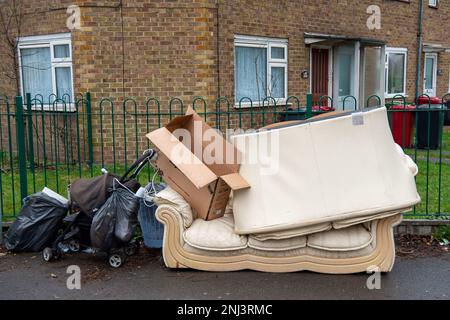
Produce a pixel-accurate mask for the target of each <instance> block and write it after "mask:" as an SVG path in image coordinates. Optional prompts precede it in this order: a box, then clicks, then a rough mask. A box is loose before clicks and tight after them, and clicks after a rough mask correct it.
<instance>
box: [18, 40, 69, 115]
mask: <svg viewBox="0 0 450 320" xmlns="http://www.w3.org/2000/svg"><path fill="white" fill-rule="evenodd" d="M18 50H19V61H20V77H21V84H22V86H21V91H22V95H25V94H27V93H30V94H31V96H32V97H33V98H35V97H38V98H40V99H43V102H44V103H45V104H51V103H52V102H53V101H55V100H56V99H57V98H58V99H62V100H63V101H65V102H67V103H69V102H72V101H73V81H72V50H71V40H70V33H67V34H66V33H65V34H58V35H48V36H30V37H22V38H20V39H19V46H18ZM40 96H42V97H40ZM57 104H58V108H61V107H63V106H62V103H57ZM47 108H49V106H47Z"/></svg>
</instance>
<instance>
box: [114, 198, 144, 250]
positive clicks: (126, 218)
mask: <svg viewBox="0 0 450 320" xmlns="http://www.w3.org/2000/svg"><path fill="white" fill-rule="evenodd" d="M119 190H120V193H119V194H117V199H116V200H117V202H116V207H117V219H116V227H115V231H114V234H115V236H116V238H117V239H119V240H120V241H122V242H128V241H130V240H131V238H132V237H133V225H135V224H136V223H137V213H138V211H139V205H140V202H139V198H138V197H136V196H135V195H134V194H133V193H131V192H129V191H128V190H126V189H119Z"/></svg>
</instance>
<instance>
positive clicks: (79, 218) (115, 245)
mask: <svg viewBox="0 0 450 320" xmlns="http://www.w3.org/2000/svg"><path fill="white" fill-rule="evenodd" d="M155 154H156V153H155V152H154V151H153V150H152V149H150V150H148V151H146V152H145V153H144V154H143V155H142V156H141V157H139V158H138V159H137V160H136V162H135V163H133V164H132V165H131V167H130V168H129V169H128V170H127V171H126V172H125V174H124V175H123V176H122V177H119V176H116V175H114V174H111V173H108V172H106V171H105V172H104V173H103V175H101V176H99V177H94V178H91V179H79V180H76V181H75V182H73V183H72V184H71V185H70V187H69V200H70V205H69V208H70V214H69V215H68V216H66V217H65V218H64V224H65V228H64V229H63V230H62V232H61V233H60V234H59V236H58V237H57V238H56V240H55V241H54V242H53V244H52V246H51V247H47V248H45V249H44V250H43V252H42V257H43V259H44V261H47V262H50V261H52V260H57V259H60V258H61V257H62V255H63V254H64V253H67V252H78V251H80V250H84V251H85V252H89V253H98V252H103V253H106V254H107V257H108V263H109V265H110V266H111V267H114V268H118V267H120V266H121V265H122V264H123V263H124V262H125V260H126V257H127V256H131V255H134V254H135V253H136V251H137V249H138V243H137V242H136V241H135V240H130V241H128V242H122V241H120V240H118V239H113V240H112V242H110V243H109V244H108V247H107V248H92V241H91V225H92V221H93V219H94V217H95V215H96V213H97V211H99V210H100V209H101V207H102V206H103V204H105V202H106V201H107V200H108V198H109V197H110V196H111V195H112V192H113V187H114V188H116V187H117V186H118V187H119V188H124V189H128V190H129V191H131V192H132V193H136V191H137V190H138V189H139V188H140V184H139V182H138V181H137V180H136V178H137V176H138V175H139V173H140V172H141V170H142V169H143V168H144V166H145V165H146V164H148V163H150V160H151V159H152V158H153V157H154V155H155ZM137 203H139V202H137ZM137 209H139V208H138V207H137ZM137 209H136V214H137ZM131 219H132V220H133V221H132V223H133V222H134V220H135V223H134V225H137V218H136V215H134V216H133V217H131Z"/></svg>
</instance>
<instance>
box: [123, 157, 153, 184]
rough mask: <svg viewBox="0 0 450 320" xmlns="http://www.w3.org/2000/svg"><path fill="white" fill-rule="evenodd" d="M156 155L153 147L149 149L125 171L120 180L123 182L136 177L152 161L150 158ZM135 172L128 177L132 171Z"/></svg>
mask: <svg viewBox="0 0 450 320" xmlns="http://www.w3.org/2000/svg"><path fill="white" fill-rule="evenodd" d="M155 155H156V151H155V150H153V149H148V150H147V151H145V152H144V154H143V155H142V156H140V157H139V158H138V159H137V160H136V161H135V162H134V163H133V164H132V165H131V166H130V167H129V168H128V170H127V171H126V172H125V174H124V175H123V176H122V177H121V178H120V182H121V183H123V182H125V181H126V180H131V179H135V178H136V177H137V175H139V173H140V172H141V170H142V168H143V167H144V166H145V165H146V164H147V163H149V162H150V160H151V159H152V158H153V157H154V156H155ZM133 170H134V172H133V174H132V175H131V176H129V177H128V175H129V174H130V173H131V172H132V171H133Z"/></svg>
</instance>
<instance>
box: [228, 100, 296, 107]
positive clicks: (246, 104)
mask: <svg viewBox="0 0 450 320" xmlns="http://www.w3.org/2000/svg"><path fill="white" fill-rule="evenodd" d="M291 101H292V100H291ZM292 104H293V102H289V103H286V99H285V98H282V99H280V101H277V102H276V106H277V107H284V106H286V105H292ZM273 106H274V103H273V102H269V103H268V102H267V101H265V102H264V103H263V102H262V101H257V102H253V103H250V102H242V103H241V104H239V102H235V103H234V108H235V109H246V108H263V107H264V108H268V107H273Z"/></svg>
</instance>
